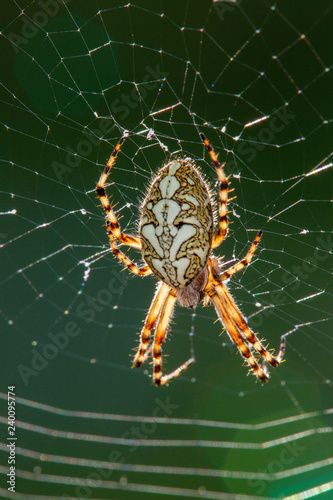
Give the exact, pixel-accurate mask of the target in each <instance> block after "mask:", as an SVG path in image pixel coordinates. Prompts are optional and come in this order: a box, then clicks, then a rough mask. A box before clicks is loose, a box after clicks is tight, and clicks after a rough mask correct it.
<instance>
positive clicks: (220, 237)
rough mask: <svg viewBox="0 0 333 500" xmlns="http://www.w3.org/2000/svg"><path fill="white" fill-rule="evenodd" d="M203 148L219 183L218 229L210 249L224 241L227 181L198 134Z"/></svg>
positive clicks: (226, 222) (202, 137) (226, 229)
mask: <svg viewBox="0 0 333 500" xmlns="http://www.w3.org/2000/svg"><path fill="white" fill-rule="evenodd" d="M200 137H201V139H202V140H203V142H204V144H205V146H206V147H207V149H208V152H209V156H210V157H211V160H212V162H213V163H214V165H215V168H216V173H217V176H218V178H219V181H220V210H219V227H218V229H217V231H216V233H215V235H214V237H213V242H212V248H216V247H218V246H219V245H220V244H221V243H222V241H223V240H224V238H225V236H226V234H227V232H228V218H227V213H228V212H227V202H228V179H227V177H226V176H225V174H224V171H223V165H222V166H221V165H220V163H219V161H218V159H217V156H216V154H215V152H214V149H213V148H212V146H211V145H210V144H209V142H208V140H207V139H206V137H205V136H204V135H203V134H200Z"/></svg>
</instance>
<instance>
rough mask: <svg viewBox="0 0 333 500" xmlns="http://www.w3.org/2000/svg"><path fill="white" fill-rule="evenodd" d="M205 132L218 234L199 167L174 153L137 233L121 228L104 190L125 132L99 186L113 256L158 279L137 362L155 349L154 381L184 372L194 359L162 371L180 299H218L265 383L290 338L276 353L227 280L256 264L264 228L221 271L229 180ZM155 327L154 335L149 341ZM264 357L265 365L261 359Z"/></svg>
mask: <svg viewBox="0 0 333 500" xmlns="http://www.w3.org/2000/svg"><path fill="white" fill-rule="evenodd" d="M200 137H201V139H202V141H203V143H204V144H205V146H206V147H207V149H208V152H209V155H210V158H211V160H212V162H213V164H214V165H215V169H216V173H217V176H218V180H219V183H220V189H219V198H220V203H219V221H218V227H217V229H216V231H215V234H214V232H213V229H214V228H213V226H214V215H213V200H212V195H211V192H210V190H209V187H208V185H207V183H206V182H205V180H204V179H203V176H202V174H201V172H200V170H199V168H198V167H197V166H196V165H195V164H194V162H193V160H191V159H189V158H175V159H172V160H170V161H168V162H167V163H166V164H165V165H163V166H162V167H161V168H160V170H159V171H158V172H157V174H156V176H155V178H154V179H153V181H152V183H151V186H150V188H149V190H148V193H147V195H146V197H145V199H144V201H143V203H142V205H141V217H140V223H139V236H130V235H128V234H124V233H122V231H121V229H120V226H119V223H118V221H117V218H116V215H115V213H114V211H113V209H112V207H111V205H110V202H109V199H108V197H107V195H106V192H105V183H106V181H107V177H108V175H109V172H110V170H111V168H112V166H113V164H114V162H115V159H116V156H117V153H118V152H119V149H120V147H121V145H122V143H123V141H124V138H125V137H123V138H122V139H121V140H120V141H119V142H118V144H117V146H116V147H115V149H114V151H113V153H112V155H111V156H110V159H109V161H108V163H107V165H106V167H105V169H104V172H103V173H102V175H101V177H100V179H99V182H98V184H97V188H96V190H97V194H98V196H99V198H100V200H101V202H102V205H103V207H104V210H105V212H106V216H107V222H106V224H107V232H108V236H109V240H110V244H111V248H112V251H113V254H114V255H115V256H116V257H117V258H118V259H119V260H120V261H122V262H123V264H125V266H126V267H127V268H128V269H129V270H130V271H131V272H132V273H134V274H136V275H139V276H147V275H149V274H154V275H155V276H156V277H157V278H158V279H159V280H160V282H159V284H158V286H157V290H156V293H155V296H154V298H153V301H152V303H151V306H150V308H149V310H148V313H147V316H146V319H145V322H144V326H143V328H142V330H141V335H140V345H139V347H138V350H137V352H136V355H135V357H134V361H133V366H136V367H140V366H141V365H142V364H143V363H144V362H145V361H146V359H147V357H148V355H149V353H150V352H152V356H153V382H154V384H155V385H157V386H159V385H163V384H166V383H168V382H169V381H170V380H172V379H173V378H175V377H177V376H178V375H180V373H182V372H183V371H184V370H186V369H187V368H188V366H189V365H190V364H191V363H193V362H194V361H195V359H194V358H190V359H189V360H187V361H186V362H185V363H183V364H182V365H181V366H180V367H179V368H177V369H176V370H174V371H173V372H171V373H169V374H168V375H162V344H163V342H164V340H165V338H166V334H167V330H168V326H169V322H170V319H171V316H172V313H173V309H174V306H175V303H176V301H177V300H178V303H179V304H180V305H181V306H184V307H188V308H195V307H197V306H198V305H199V303H200V302H201V301H203V303H204V305H205V306H208V305H209V304H210V302H212V303H213V305H214V307H215V310H216V313H217V315H218V317H219V318H220V320H221V322H222V324H223V326H224V329H225V330H226V332H227V333H228V335H229V337H230V339H231V341H232V342H233V343H234V344H236V346H237V348H238V349H239V351H240V353H241V355H242V356H243V358H244V359H245V360H246V361H247V363H248V364H249V366H250V370H251V371H252V372H253V373H254V374H255V375H256V376H257V378H258V379H260V380H261V381H262V382H267V380H268V370H267V363H269V364H270V365H272V366H278V365H279V364H280V362H281V360H282V358H283V356H284V350H285V341H284V339H282V340H281V346H280V350H279V353H278V356H277V357H273V356H272V354H270V352H268V350H267V349H266V348H265V347H264V346H263V345H262V343H261V342H260V341H259V340H258V338H257V337H256V335H255V334H254V333H253V332H252V330H251V329H250V327H249V326H248V324H247V322H246V320H245V318H244V316H243V315H242V314H241V312H240V311H239V309H238V307H237V305H236V304H235V302H234V300H233V299H232V297H231V295H230V293H229V292H228V290H227V288H226V286H225V284H224V282H225V281H226V280H228V279H229V278H230V277H231V276H232V275H233V274H235V273H236V272H238V271H240V270H241V269H243V268H245V267H246V266H247V265H248V264H249V263H250V261H251V259H252V256H253V254H254V251H255V249H256V247H257V245H258V243H259V240H260V237H261V235H262V231H259V233H258V234H257V236H256V238H255V240H254V241H253V243H252V245H251V247H250V249H249V250H248V252H247V254H246V256H245V257H244V258H243V259H242V260H241V261H239V262H237V263H236V264H234V265H233V266H232V267H230V268H229V269H227V270H225V271H223V270H221V269H220V267H221V266H220V264H219V260H218V259H217V258H216V257H215V256H214V254H213V249H215V248H217V247H218V246H219V245H220V244H221V243H222V241H223V240H224V238H225V237H226V235H227V232H228V222H227V214H228V212H227V201H228V179H227V177H226V176H225V174H224V171H223V166H224V165H222V166H221V165H220V163H219V161H218V159H217V156H216V154H215V152H214V150H213V148H212V146H211V145H210V144H209V142H208V140H207V139H206V137H205V136H204V135H203V134H200ZM117 241H118V242H119V243H123V244H125V245H128V246H130V247H133V248H135V249H137V250H141V254H142V258H143V260H144V261H145V263H146V265H144V266H142V267H138V266H137V265H136V264H135V263H134V262H132V261H131V260H130V259H129V258H128V257H127V256H126V254H124V253H123V252H122V251H121V250H120V249H119V248H118V246H117ZM153 330H155V335H154V338H153V340H152V342H151V345H149V342H150V337H151V333H152V331H153ZM260 356H261V357H262V358H263V364H262V366H260V365H259V364H258V361H257V359H258V358H259V357H260Z"/></svg>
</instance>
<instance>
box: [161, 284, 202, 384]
mask: <svg viewBox="0 0 333 500" xmlns="http://www.w3.org/2000/svg"><path fill="white" fill-rule="evenodd" d="M176 296H177V292H176V290H174V289H173V288H171V289H169V293H168V296H167V298H166V300H165V302H164V304H163V308H162V311H161V314H160V317H159V319H158V323H157V326H156V331H155V338H154V345H153V356H154V372H153V381H154V384H155V385H163V384H166V383H167V382H169V381H170V380H172V379H173V378H175V377H178V375H180V374H181V373H182V372H183V371H184V370H186V368H187V367H188V366H189V365H190V364H191V363H193V362H194V359H193V358H190V359H188V360H187V361H186V362H185V363H184V364H182V365H181V366H180V367H179V368H177V369H176V370H174V371H173V372H171V373H169V374H168V375H163V376H162V370H161V364H162V344H163V342H164V340H165V337H166V333H167V329H168V326H169V322H170V318H171V315H172V311H173V308H174V305H175V302H176Z"/></svg>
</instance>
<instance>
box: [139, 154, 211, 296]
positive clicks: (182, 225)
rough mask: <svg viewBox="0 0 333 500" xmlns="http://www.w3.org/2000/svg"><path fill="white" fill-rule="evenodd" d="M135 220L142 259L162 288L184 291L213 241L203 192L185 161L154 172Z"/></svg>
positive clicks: (199, 180)
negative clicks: (163, 285)
mask: <svg viewBox="0 0 333 500" xmlns="http://www.w3.org/2000/svg"><path fill="white" fill-rule="evenodd" d="M141 214H142V216H141V220H140V227H139V232H140V238H141V244H142V256H143V259H144V260H145V262H146V263H147V264H148V265H149V267H150V268H151V269H152V271H153V272H154V274H155V275H156V276H158V277H159V278H160V279H161V280H162V281H164V282H165V283H167V284H168V285H170V286H172V287H173V288H175V289H177V290H178V289H181V288H184V287H186V286H187V285H189V284H190V283H191V282H192V281H193V280H194V279H195V278H196V277H197V276H198V274H199V273H200V271H201V270H202V269H203V268H204V267H205V265H206V263H207V259H208V256H209V253H210V250H211V244H212V237H213V210H212V201H211V197H210V194H209V190H208V187H207V186H206V183H205V181H204V180H203V178H202V175H201V174H200V172H199V170H198V169H197V168H195V167H194V165H193V163H192V162H191V161H190V160H189V159H188V158H182V159H176V160H173V161H170V162H169V163H167V164H166V165H165V166H164V167H163V168H162V169H161V170H160V171H159V173H158V175H157V177H156V178H155V180H154V181H153V183H152V185H151V187H150V189H149V192H148V194H147V196H146V198H145V200H144V202H143V205H142V210H141Z"/></svg>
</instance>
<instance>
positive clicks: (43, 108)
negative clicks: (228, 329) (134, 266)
mask: <svg viewBox="0 0 333 500" xmlns="http://www.w3.org/2000/svg"><path fill="white" fill-rule="evenodd" d="M332 13H333V9H332V5H331V2H329V1H326V2H317V3H314V2H306V4H304V2H300V1H295V2H291V4H289V3H287V2H283V1H277V2H262V1H259V2H256V3H254V2H250V1H249V0H243V1H241V2H212V1H208V0H204V1H200V2H199V1H184V2H177V3H176V2H165V1H164V2H163V1H161V2H151V1H148V0H144V1H141V2H134V3H129V4H126V3H122V2H118V1H97V0H94V1H91V2H89V3H86V4H85V5H83V3H82V2H78V1H74V0H68V1H67V2H64V1H60V0H50V1H49V2H48V1H45V2H35V1H33V2H24V1H21V2H16V1H15V2H14V1H12V0H10V1H8V2H6V5H5V6H4V7H3V9H2V19H1V36H0V42H1V54H2V60H3V63H2V76H1V124H2V126H1V131H2V148H1V159H2V161H1V172H2V175H1V222H2V225H1V235H0V236H1V245H2V246H1V253H2V255H1V268H2V277H1V291H2V304H3V305H2V328H1V339H2V346H3V352H4V356H3V362H2V366H1V380H2V384H1V393H2V397H1V400H0V403H1V416H2V417H1V428H2V430H3V431H4V433H3V435H4V438H3V443H4V445H3V446H2V447H1V450H0V457H1V464H2V465H1V469H0V471H1V473H2V478H3V479H4V482H3V485H2V487H1V489H0V495H1V496H2V497H5V498H7V495H8V498H19V499H20V498H26V499H29V498H48V496H54V497H57V498H98V499H100V498H110V499H134V500H137V499H146V498H161V499H162V498H169V497H170V496H173V497H174V498H176V499H178V498H185V497H187V498H217V499H219V498H223V499H224V498H230V499H232V498H235V499H238V498H244V499H245V498H252V497H257V498H292V499H301V498H311V497H312V496H317V497H318V498H320V500H326V499H327V500H328V499H331V498H332V495H333V493H332V489H333V484H332V459H331V458H330V457H331V456H332V428H331V425H332V421H331V412H330V411H329V408H330V407H332V334H331V330H332V292H333V287H332V246H333V240H332V238H333V237H332V220H333V218H332V215H333V210H332V200H333V176H332V143H333V142H332V117H333V85H332V75H331V72H332V61H333V55H332V54H333V50H332V49H333V43H332V35H331V31H332V30H331V26H332V22H333V15H332ZM255 121H258V122H257V123H255V124H254V123H253V122H255ZM125 132H127V133H128V134H129V137H128V138H127V139H126V141H125V143H124V145H123V147H122V150H121V152H120V153H119V155H118V159H117V163H116V165H115V167H114V169H113V170H112V175H111V178H110V183H111V185H110V187H109V188H108V193H111V192H112V203H114V204H116V208H117V211H118V212H117V214H118V216H119V217H120V218H121V224H122V228H123V230H126V231H128V232H135V231H136V227H137V221H138V217H139V213H138V207H139V201H140V199H142V197H143V196H144V193H145V190H146V187H147V185H148V184H149V181H150V179H151V176H152V174H153V173H154V172H156V170H157V169H158V168H159V166H161V165H162V164H163V162H164V161H166V160H167V159H168V158H169V157H170V155H172V154H184V155H188V156H190V157H191V158H193V159H195V160H196V161H197V163H198V165H200V167H201V168H202V170H203V171H204V173H205V174H206V176H207V178H208V180H209V181H210V183H211V186H212V188H215V191H216V188H217V186H216V183H215V172H214V168H213V166H212V165H211V163H210V161H209V157H208V155H207V153H206V151H205V149H204V147H203V145H202V144H201V141H200V137H199V132H204V133H205V134H206V136H207V137H208V139H209V140H210V142H211V143H212V145H213V146H214V148H215V150H216V152H217V153H219V158H220V160H221V161H225V162H226V167H225V170H226V172H227V174H228V175H230V176H231V184H232V187H233V188H235V193H234V194H235V195H237V198H236V199H234V200H232V201H231V202H230V204H229V209H230V222H231V224H230V233H229V237H228V239H227V240H226V241H225V242H224V243H223V246H222V247H221V248H219V249H218V251H217V252H216V253H217V254H218V255H220V256H224V260H225V261H227V262H228V263H229V265H231V264H232V263H233V262H234V261H236V260H238V259H240V258H241V257H242V256H243V255H244V254H245V252H246V250H247V248H248V247H249V246H250V244H251V242H252V241H253V239H254V237H255V235H256V232H257V231H258V230H259V229H263V231H264V236H263V238H262V241H261V243H260V247H259V248H258V249H257V252H256V259H255V260H254V262H253V264H252V265H251V266H250V267H249V268H248V269H247V270H246V272H243V273H240V275H235V277H234V279H232V280H231V283H230V286H229V288H230V290H231V292H232V294H233V296H234V298H235V300H236V302H237V303H238V304H239V305H240V307H241V309H242V311H243V312H244V314H245V315H246V317H247V318H248V319H249V323H250V325H252V327H253V329H255V330H256V331H258V332H259V336H260V338H265V339H266V340H267V342H269V345H270V347H272V348H274V349H275V350H277V349H278V346H279V343H280V337H281V335H283V334H287V333H288V337H287V355H286V362H285V363H283V364H282V365H281V366H280V367H279V368H277V369H271V379H270V381H269V383H268V384H266V385H265V386H262V385H261V384H260V383H258V382H256V381H255V379H254V377H253V376H248V377H247V368H246V367H245V366H242V364H243V363H242V360H241V358H240V356H239V355H238V354H237V353H236V349H235V348H234V347H233V346H232V345H230V342H229V340H228V338H227V336H226V334H225V333H223V334H222V336H221V335H220V334H221V326H220V324H219V323H217V322H216V315H215V312H214V310H213V308H212V307H210V308H203V307H201V306H200V307H199V308H198V309H197V310H196V311H195V312H192V311H188V310H185V309H182V308H178V307H177V308H176V314H175V317H174V321H173V324H172V332H171V333H170V335H169V339H170V340H169V341H167V342H166V344H165V348H164V352H165V358H164V359H165V369H169V370H170V371H171V370H173V369H175V368H176V367H177V366H179V365H180V364H181V363H183V362H184V361H186V359H188V358H189V357H190V356H191V354H193V353H194V355H195V357H196V363H195V364H194V365H192V366H191V367H190V368H189V370H188V371H187V372H185V373H184V374H183V376H181V377H179V378H178V379H176V380H174V381H173V382H172V383H171V384H170V385H169V386H167V387H162V388H155V387H153V386H152V384H151V379H150V378H149V375H150V374H151V365H150V364H147V366H146V367H143V368H142V369H141V370H137V369H134V370H132V369H131V358H130V356H131V355H132V354H133V352H134V351H133V349H134V348H135V346H136V345H137V332H138V331H140V328H141V325H142V321H143V319H144V317H145V314H146V311H147V309H148V307H149V305H150V302H151V299H152V297H153V294H154V289H155V282H156V280H155V279H154V278H147V279H140V278H136V277H132V276H130V275H129V274H128V273H127V272H126V271H124V272H122V271H121V269H122V266H121V265H120V263H118V261H116V260H115V259H114V258H113V257H112V255H111V254H110V252H109V251H108V239H107V235H106V230H105V225H104V214H103V210H102V208H101V207H100V202H99V201H98V199H96V195H95V191H94V189H95V186H96V182H97V180H98V178H99V175H100V173H101V172H102V169H103V167H104V165H105V164H106V162H107V159H108V157H109V155H110V153H111V152H112V149H113V147H114V146H115V144H116V143H117V141H118V140H119V138H120V137H122V135H123V134H124V133H125ZM315 171H317V172H315ZM311 172H312V174H310V173H311ZM12 211H15V212H12ZM128 255H129V256H130V257H131V258H133V259H136V260H139V257H138V255H137V254H136V253H135V252H133V251H129V252H128ZM64 332H65V333H64ZM55 338H57V339H58V342H62V344H61V343H60V344H59V345H58V348H57V347H54V346H55V340H54V339H55ZM60 339H62V340H60ZM50 345H51V347H50ZM45 353H46V354H45ZM8 385H10V386H12V385H15V387H16V395H17V406H16V411H17V420H18V421H19V423H18V426H17V446H18V448H17V461H16V467H17V479H16V490H17V493H16V494H15V495H11V496H10V494H9V493H8V491H7V485H6V474H7V468H8V465H7V457H8V451H7V449H6V447H5V445H6V438H7V429H6V415H7V386H8ZM43 405H48V406H47V407H45V406H43ZM71 411H76V412H78V413H75V414H72V413H70V412H71ZM87 412H97V413H99V414H102V417H101V416H97V415H92V414H91V413H87ZM156 416H157V417H158V418H159V419H160V420H159V419H157V420H156V419H155V420H154V418H155V417H156ZM61 433H64V434H61ZM92 436H100V438H99V439H97V438H93V437H92ZM165 440H167V441H165ZM265 443H266V444H265ZM54 457H56V458H54ZM66 457H71V458H69V459H68V458H66ZM111 462H112V463H113V465H112V464H111ZM110 464H111V465H110ZM92 479H95V483H94V482H93V481H92ZM302 492H306V493H302ZM241 495H243V496H241ZM302 495H303V496H302ZM305 495H307V496H305Z"/></svg>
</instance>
